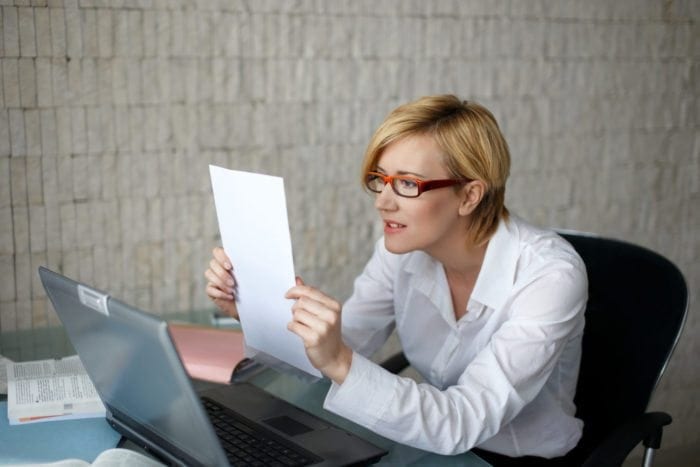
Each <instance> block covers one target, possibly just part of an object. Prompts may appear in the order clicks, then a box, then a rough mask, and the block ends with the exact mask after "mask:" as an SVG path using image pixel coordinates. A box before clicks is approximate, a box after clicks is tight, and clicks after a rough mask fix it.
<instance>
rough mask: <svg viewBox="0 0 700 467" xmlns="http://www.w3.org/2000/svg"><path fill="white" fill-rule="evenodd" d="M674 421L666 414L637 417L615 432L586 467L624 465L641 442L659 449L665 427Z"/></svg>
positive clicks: (591, 456)
mask: <svg viewBox="0 0 700 467" xmlns="http://www.w3.org/2000/svg"><path fill="white" fill-rule="evenodd" d="M672 420H673V419H672V418H671V416H670V415H669V414H667V413H666V412H647V413H644V414H642V415H640V416H638V417H635V418H633V419H631V420H630V421H628V422H627V423H625V424H624V425H621V426H620V427H618V428H617V429H616V430H615V431H613V432H612V433H611V434H610V435H609V436H608V437H607V438H606V439H605V440H604V441H603V442H602V443H601V444H600V445H599V446H598V447H597V448H596V449H595V450H594V451H593V452H592V453H591V455H590V456H589V457H588V459H586V462H585V463H584V464H583V465H584V467H593V466H597V467H599V466H608V465H609V466H619V465H622V463H623V462H624V460H625V459H626V458H627V456H628V455H629V453H630V452H631V451H632V449H634V448H635V446H637V445H638V444H639V443H640V442H643V443H644V446H646V447H651V448H654V449H658V448H659V446H660V445H661V435H662V433H663V427H664V426H666V425H669V424H670V423H671V421H672Z"/></svg>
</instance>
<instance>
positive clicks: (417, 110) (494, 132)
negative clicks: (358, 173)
mask: <svg viewBox="0 0 700 467" xmlns="http://www.w3.org/2000/svg"><path fill="white" fill-rule="evenodd" d="M421 134H427V135H430V136H432V137H433V138H434V139H435V142H436V143H437V144H438V146H439V147H440V148H441V149H442V150H443V152H444V153H445V158H444V163H445V167H446V168H447V170H448V171H449V172H450V176H451V177H452V178H457V179H470V180H481V181H483V182H484V183H485V184H486V191H485V193H484V197H483V198H482V200H481V201H480V202H479V205H478V206H477V207H476V209H475V210H474V211H473V213H472V222H471V224H470V227H469V235H470V239H471V240H472V241H473V242H474V243H476V244H482V243H485V242H487V241H488V240H489V238H491V236H492V235H493V233H494V232H495V231H496V228H497V227H498V223H499V221H500V219H507V218H508V209H507V208H506V207H505V191H506V180H507V179H508V175H509V172H510V151H509V150H508V144H507V143H506V140H505V138H504V137H503V134H502V133H501V130H500V128H499V127H498V123H497V122H496V119H495V118H494V116H493V114H492V113H491V112H490V111H489V110H488V109H486V108H485V107H483V106H481V105H479V104H476V103H474V102H468V101H462V100H460V99H459V98H457V97H456V96H453V95H440V96H428V97H422V98H420V99H418V100H416V101H414V102H409V103H407V104H404V105H401V106H399V107H397V108H396V109H395V110H393V111H392V112H391V113H390V114H389V115H388V116H387V117H386V119H385V120H384V122H383V123H382V124H381V125H380V126H379V128H377V130H376V131H375V133H374V135H373V136H372V139H371V140H370V142H369V145H368V146H367V150H366V151H365V156H364V161H363V163H362V179H363V180H364V178H365V176H366V175H367V172H371V171H374V170H376V168H377V164H378V161H379V158H380V157H381V155H382V152H383V151H384V149H385V148H386V147H387V146H389V145H390V144H391V143H393V142H394V141H397V140H399V139H401V138H405V137H407V136H414V135H421Z"/></svg>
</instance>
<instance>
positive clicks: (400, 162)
mask: <svg viewBox="0 0 700 467" xmlns="http://www.w3.org/2000/svg"><path fill="white" fill-rule="evenodd" d="M443 161H444V151H443V150H442V149H441V148H440V146H438V144H437V142H436V141H435V139H434V138H433V137H432V136H430V135H427V134H420V135H411V136H406V137H404V138H401V139H399V140H397V141H394V142H393V143H391V144H390V145H388V146H387V147H386V148H385V149H384V151H382V154H381V155H380V156H379V159H378V160H377V167H378V168H380V169H382V170H383V171H385V172H387V173H389V174H394V173H399V172H408V173H413V174H419V175H424V176H431V177H432V176H438V175H440V176H442V175H446V174H447V169H446V167H445V165H444V162H443Z"/></svg>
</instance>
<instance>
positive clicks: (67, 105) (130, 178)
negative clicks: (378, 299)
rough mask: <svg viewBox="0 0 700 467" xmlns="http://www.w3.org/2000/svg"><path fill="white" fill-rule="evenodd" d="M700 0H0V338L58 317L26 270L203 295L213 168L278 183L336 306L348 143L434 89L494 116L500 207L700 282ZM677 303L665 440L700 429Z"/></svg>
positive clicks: (352, 174)
mask: <svg viewBox="0 0 700 467" xmlns="http://www.w3.org/2000/svg"><path fill="white" fill-rule="evenodd" d="M115 5H120V6H115ZM699 5H700V3H699V2H697V1H694V0H679V1H674V2H667V1H662V0H642V1H639V0H620V1H614V2H611V1H609V0H589V1H584V0H565V1H562V0H530V1H527V2H523V1H519V0H469V1H463V0H439V1H438V0H433V1H429V2H427V1H422V0H410V1H409V0H383V1H379V2H377V1H373V0H366V1H357V0H328V1H322V2H319V1H315V0H304V1H299V2H279V1H275V0H266V1H255V2H242V1H229V0H225V1H220V0H219V1H217V0H198V1H195V2H192V1H186V0H181V1H169V0H168V1H165V0H151V1H147V0H143V1H142V0H125V1H121V2H110V1H105V0H47V1H39V0H33V1H26V0H25V1H21V0H0V26H1V28H0V277H2V278H3V280H2V281H0V330H2V331H11V330H14V329H24V328H31V327H44V326H50V325H55V324H56V317H55V315H54V313H53V311H52V310H51V309H50V306H49V305H48V304H47V300H46V297H45V296H44V294H43V291H42V290H41V287H40V286H39V284H38V282H37V280H36V273H35V271H36V268H37V267H38V265H40V264H45V265H48V266H49V267H52V268H56V269H59V270H62V271H64V272H65V273H67V274H69V275H72V276H75V277H77V278H79V279H83V280H85V281H88V282H91V283H93V284H95V285H96V286H98V287H101V288H106V289H109V290H111V291H113V292H114V294H115V295H116V296H119V297H121V298H123V299H125V300H127V301H132V302H134V303H136V304H137V305H139V306H142V307H143V308H146V309H148V310H151V311H154V312H157V313H166V312H175V311H183V310H189V309H205V308H209V307H210V304H209V302H208V301H207V299H206V297H205V294H204V291H203V285H204V279H203V277H202V272H203V269H204V268H205V265H206V261H207V259H208V256H209V254H210V250H211V248H212V247H213V246H214V245H216V244H217V243H218V242H219V238H218V229H217V225H216V219H215V214H214V206H213V201H212V199H211V194H210V189H209V179H208V171H207V165H208V164H209V163H215V164H219V165H224V166H228V167H232V168H237V169H241V170H256V171H263V172H267V173H272V174H276V175H282V176H284V177H285V182H286V186H287V190H288V199H289V216H290V220H291V223H292V226H291V228H292V235H293V241H294V248H295V257H296V264H297V268H298V272H299V273H300V274H301V275H303V276H304V277H305V278H306V279H307V281H308V282H311V283H314V284H317V285H319V286H321V287H323V288H324V289H326V290H328V291H329V292H330V293H332V294H334V295H336V296H338V297H339V298H344V297H347V296H348V294H349V293H350V291H351V285H352V280H353V278H354V276H355V275H356V274H357V273H358V272H359V271H360V269H361V268H362V266H363V264H364V262H365V260H366V258H367V257H368V255H369V254H370V251H371V247H372V244H373V241H374V240H375V239H376V238H377V235H378V234H379V228H378V224H377V222H376V221H375V217H376V216H375V215H374V213H373V210H372V206H371V201H370V200H369V199H368V198H367V196H366V195H365V194H364V193H363V192H362V190H361V189H360V187H359V186H358V180H357V179H358V173H357V172H358V169H359V163H360V159H361V156H362V152H363V150H364V146H365V144H366V143H367V140H368V138H369V136H370V135H371V132H372V131H373V129H374V127H375V126H376V125H377V124H378V123H379V122H380V121H381V120H382V118H383V117H384V116H385V115H386V113H387V112H388V111H389V110H391V109H392V108H394V107H395V106H396V105H398V104H399V103H402V102H405V101H408V100H411V99H414V98H416V97H418V96H420V95H423V94H434V93H439V92H453V93H457V94H459V95H461V96H463V97H464V98H468V99H474V100H477V101H480V102H482V103H484V104H485V105H487V106H488V107H490V108H491V109H492V110H493V111H494V113H495V114H496V116H497V118H498V119H499V121H500V123H501V125H502V127H503V129H504V131H505V133H506V135H507V137H508V139H509V142H510V146H511V149H512V152H513V170H512V178H511V182H510V185H509V191H508V197H507V199H508V204H509V207H510V208H511V210H513V211H515V212H517V213H518V214H521V215H523V216H524V217H527V218H529V219H531V220H533V221H534V222H537V223H540V224H543V225H549V226H556V227H564V228H570V229H580V230H587V231H593V232H598V233H601V234H604V235H609V236H613V237H618V238H623V239H627V240H630V241H633V242H637V243H640V244H642V245H645V246H648V247H650V248H652V249H655V250H658V251H660V252H661V253H663V254H666V255H667V256H669V257H670V258H671V259H672V260H674V261H675V262H676V263H677V264H678V265H679V266H680V267H681V269H682V270H683V271H684V273H685V275H686V278H687V279H688V282H689V285H690V289H691V290H696V289H698V288H699V286H700V236H698V234H697V232H698V229H699V228H700V209H698V207H697V206H700V203H699V201H700V96H699V92H698V91H700V84H699V83H700V40H698V37H700V31H699V30H698V20H699V19H700V6H699ZM331 181H334V182H335V183H331ZM692 300H693V302H692V304H691V306H692V308H691V314H690V316H689V319H688V322H687V324H686V331H685V334H684V337H683V339H682V341H681V344H680V347H679V349H678V351H677V353H676V356H675V358H674V360H673V363H672V365H671V367H670V368H669V370H668V375H667V376H666V378H665V379H664V381H663V384H662V387H661V388H660V391H659V393H658V395H657V396H656V399H655V404H656V405H658V407H659V408H665V409H667V410H669V411H670V412H671V413H673V415H674V418H675V421H674V424H673V425H672V426H671V428H670V430H669V432H668V433H669V434H668V435H667V436H666V438H665V442H666V443H670V444H683V443H685V444H692V443H698V441H700V435H699V434H698V432H697V429H695V428H696V427H697V426H698V423H699V422H700V405H699V404H698V403H697V402H696V401H695V399H696V398H695V397H694V395H695V394H697V392H698V386H699V385H700V370H699V368H698V366H697V363H696V361H697V359H696V358H695V355H697V350H698V348H697V343H696V342H697V341H698V339H696V337H697V336H698V334H699V333H700V324H699V322H698V319H697V317H696V315H697V311H698V302H697V299H696V298H694V297H693V298H692Z"/></svg>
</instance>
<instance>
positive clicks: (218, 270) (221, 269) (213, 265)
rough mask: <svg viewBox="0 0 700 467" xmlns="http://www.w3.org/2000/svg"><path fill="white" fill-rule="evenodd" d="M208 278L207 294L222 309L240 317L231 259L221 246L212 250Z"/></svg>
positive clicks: (207, 271) (207, 272)
mask: <svg viewBox="0 0 700 467" xmlns="http://www.w3.org/2000/svg"><path fill="white" fill-rule="evenodd" d="M204 277H206V278H207V280H208V281H209V282H207V288H206V291H207V295H208V296H209V298H211V299H212V301H213V302H214V303H215V304H216V306H218V307H219V309H220V310H221V311H223V312H224V313H226V314H228V315H229V316H232V317H234V318H236V319H239V318H238V308H236V286H237V285H236V278H235V277H234V275H233V266H232V265H231V260H229V258H228V256H227V255H226V253H225V252H224V249H223V248H221V247H216V248H214V250H213V251H212V259H211V261H209V269H207V270H206V271H205V272H204Z"/></svg>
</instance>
